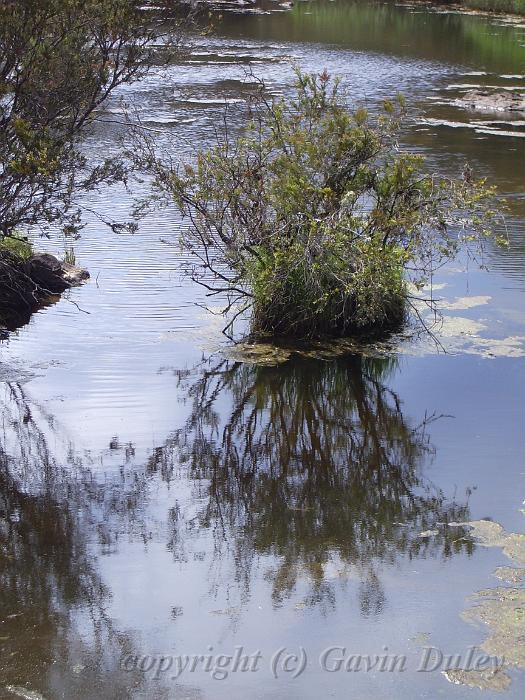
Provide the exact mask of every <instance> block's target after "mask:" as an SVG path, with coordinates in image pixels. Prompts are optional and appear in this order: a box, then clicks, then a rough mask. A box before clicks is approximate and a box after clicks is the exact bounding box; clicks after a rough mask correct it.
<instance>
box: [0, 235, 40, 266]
mask: <svg viewBox="0 0 525 700" xmlns="http://www.w3.org/2000/svg"><path fill="white" fill-rule="evenodd" d="M1 249H3V250H8V251H9V252H10V253H12V254H13V255H16V256H17V257H18V258H21V259H22V260H27V259H28V258H30V257H31V255H33V246H32V245H31V243H30V242H29V241H28V240H27V239H25V238H23V237H22V236H17V235H16V234H14V235H12V236H6V237H4V238H2V239H1V240H0V250H1Z"/></svg>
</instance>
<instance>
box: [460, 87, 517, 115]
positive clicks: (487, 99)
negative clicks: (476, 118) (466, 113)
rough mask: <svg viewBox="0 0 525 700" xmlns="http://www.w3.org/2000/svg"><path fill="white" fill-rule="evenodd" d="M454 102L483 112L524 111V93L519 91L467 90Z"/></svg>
mask: <svg viewBox="0 0 525 700" xmlns="http://www.w3.org/2000/svg"><path fill="white" fill-rule="evenodd" d="M456 104H458V105H459V106H461V107H469V108H470V109H479V110H483V111H484V112H525V94H523V93H520V92H510V91H501V92H494V91H490V90H469V92H466V93H465V95H463V97H460V98H458V99H457V100H456Z"/></svg>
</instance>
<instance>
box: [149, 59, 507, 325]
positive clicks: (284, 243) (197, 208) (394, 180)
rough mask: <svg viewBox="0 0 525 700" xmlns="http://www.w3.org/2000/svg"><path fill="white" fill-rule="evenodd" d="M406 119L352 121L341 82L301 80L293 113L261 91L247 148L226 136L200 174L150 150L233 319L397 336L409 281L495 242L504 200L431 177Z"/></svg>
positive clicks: (204, 270) (243, 140)
mask: <svg viewBox="0 0 525 700" xmlns="http://www.w3.org/2000/svg"><path fill="white" fill-rule="evenodd" d="M404 115H405V106H404V103H403V100H402V99H401V98H398V99H397V100H396V101H395V102H388V101H387V102H385V103H384V104H383V107H382V111H381V113H380V114H379V116H376V117H372V116H371V115H370V114H369V113H368V112H367V111H366V110H365V109H363V108H358V109H356V110H354V111H353V112H350V111H348V110H347V109H346V107H345V106H344V104H343V100H342V95H341V89H340V85H339V83H338V81H333V80H331V79H330V77H329V76H328V75H327V73H326V72H324V73H323V74H322V75H319V76H315V75H303V74H301V73H299V72H298V73H297V81H296V97H295V99H294V100H293V101H292V102H286V101H285V100H276V101H268V100H267V98H266V97H265V95H264V90H262V89H261V91H260V93H259V94H258V97H257V98H256V99H255V100H254V101H252V103H251V104H250V105H249V119H248V124H247V126H246V130H245V133H244V134H243V135H242V137H240V138H238V139H232V138H230V136H229V134H228V133H225V134H224V135H223V136H222V137H221V138H219V139H218V143H217V145H216V146H215V147H214V148H212V149H211V150H208V151H206V152H201V153H199V154H198V156H197V158H196V162H195V163H194V164H191V165H186V166H184V168H181V167H173V166H171V165H169V164H166V163H165V162H163V161H161V160H160V159H159V158H158V157H157V155H156V154H155V153H154V148H153V146H152V144H151V143H150V144H149V148H143V150H142V152H143V165H145V166H146V167H147V168H149V169H150V170H152V171H153V172H154V173H155V176H156V180H155V182H156V186H157V188H158V189H159V190H160V191H161V192H163V193H164V194H169V195H170V197H173V198H174V200H175V202H176V203H177V205H178V206H179V208H180V210H181V211H182V213H183V215H184V216H186V217H188V218H189V220H190V222H191V225H190V228H189V231H188V232H187V233H186V235H185V237H184V241H183V243H184V245H185V247H186V248H187V249H189V250H190V251H191V252H192V253H193V255H194V257H195V259H196V261H197V262H196V264H195V266H194V268H193V275H194V277H195V278H196V279H197V281H199V282H200V283H201V284H203V285H204V286H206V287H207V289H208V290H209V294H210V295H212V296H213V295H223V294H226V296H227V298H228V303H227V305H226V309H225V310H226V311H230V310H231V309H235V310H236V314H238V313H239V312H240V311H243V310H245V309H246V308H250V309H251V322H252V325H251V328H252V332H253V334H254V335H255V336H261V335H273V336H275V335H282V336H293V337H297V338H309V337H316V336H322V335H345V334H352V333H356V332H362V331H371V330H373V331H377V330H384V329H387V328H391V327H392V326H394V325H396V324H398V323H400V322H401V321H402V319H403V318H404V316H405V311H406V306H407V301H410V296H409V293H408V289H409V286H408V283H409V282H410V283H412V285H415V286H416V287H422V286H423V285H424V284H425V283H426V282H427V281H428V280H429V279H430V278H431V276H432V274H433V273H434V272H435V270H436V269H437V268H438V267H439V266H440V265H442V264H443V263H444V262H445V261H447V260H449V259H450V258H452V257H454V256H455V255H456V253H457V252H458V250H459V248H460V247H461V246H462V245H465V246H466V247H467V248H469V249H471V251H474V250H476V251H478V250H479V249H480V248H482V246H483V240H484V239H485V238H486V237H487V236H490V235H492V224H493V221H494V218H495V216H496V213H495V212H494V211H492V210H491V208H490V206H489V205H490V202H491V200H492V198H493V197H494V190H493V189H492V188H490V187H487V186H486V184H485V182H484V181H477V182H476V181H474V180H473V178H472V175H471V173H470V171H469V170H468V169H467V170H466V172H465V173H464V177H463V178H462V179H460V180H456V181H454V180H450V179H445V178H439V177H436V176H434V175H429V174H425V173H424V172H422V166H423V158H422V157H421V156H418V155H413V154H411V153H406V152H403V151H401V150H400V149H399V147H398V146H397V142H396V137H397V135H398V132H399V129H400V128H401V124H402V121H403V117H404ZM239 304H240V308H239ZM229 327H230V326H227V328H226V330H228V329H229Z"/></svg>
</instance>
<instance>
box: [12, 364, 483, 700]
mask: <svg viewBox="0 0 525 700" xmlns="http://www.w3.org/2000/svg"><path fill="white" fill-rule="evenodd" d="M394 366H395V363H394V362H393V361H392V360H376V359H363V358H360V357H346V358H339V359H337V360H335V361H330V362H322V361H318V360H313V359H301V360H298V361H296V362H295V361H294V362H288V363H285V364H284V365H281V366H279V367H257V366H254V365H248V364H241V363H238V362H232V361H231V360H226V359H217V358H215V359H214V358H212V359H211V360H208V361H206V362H204V363H203V364H202V365H201V366H200V367H199V368H198V370H197V371H195V370H190V371H182V372H181V371H178V372H176V377H177V380H178V383H179V390H180V391H181V392H182V394H181V395H182V397H183V398H184V400H185V402H186V403H187V404H188V408H189V414H188V418H187V420H186V423H185V424H184V425H183V427H182V428H180V429H178V430H176V431H175V432H174V433H173V434H172V435H171V436H170V437H169V438H168V439H167V440H165V441H164V443H163V444H161V445H160V446H158V447H156V448H154V449H153V450H152V452H151V453H150V454H149V456H148V457H147V458H146V459H144V460H142V462H141V460H140V459H137V457H136V455H135V453H134V448H133V446H132V445H129V444H128V445H127V446H126V445H121V444H120V442H119V440H118V438H113V439H112V440H111V443H110V445H109V450H106V451H105V452H104V453H103V454H102V455H100V456H99V459H100V460H101V462H102V464H103V465H104V469H106V467H107V466H108V464H109V463H111V464H112V465H113V467H115V466H116V465H118V466H116V468H113V470H112V472H107V473H106V475H105V477H104V478H101V477H100V476H97V472H96V471H95V468H94V467H95V461H94V460H93V459H92V458H90V455H89V454H82V455H79V454H78V453H77V452H76V451H75V450H74V448H73V446H72V445H70V444H68V443H67V440H65V438H64V437H63V435H62V434H61V432H60V430H59V426H58V425H57V424H56V422H55V420H54V419H53V417H52V416H50V415H48V414H46V412H45V410H43V409H42V408H40V407H39V406H38V405H36V404H34V403H32V402H31V401H30V400H29V399H28V397H27V395H26V394H25V391H24V388H23V387H22V386H21V385H16V384H7V385H5V391H4V395H3V401H2V405H3V409H2V411H3V412H2V416H3V430H2V441H1V444H0V558H1V569H0V583H1V592H0V603H1V610H2V622H1V627H0V637H1V644H2V652H3V653H2V659H1V661H0V671H1V673H2V683H1V685H0V687H3V688H6V687H7V686H17V687H22V688H30V689H38V691H39V692H43V693H44V696H45V697H48V696H50V697H68V698H77V697H79V698H80V697H81V698H91V697H93V698H95V697H108V698H109V697H111V698H120V697H123V698H124V697H148V698H150V697H172V696H173V695H170V693H171V692H172V691H170V690H169V689H164V690H163V689H162V687H161V686H160V685H159V684H158V681H156V684H155V687H154V689H153V690H152V687H150V685H148V683H149V681H148V678H146V677H144V676H142V677H141V678H137V677H135V675H134V674H133V673H132V674H130V673H129V672H123V671H122V670H120V668H119V663H120V660H121V659H122V656H123V655H124V654H126V653H129V652H130V650H131V651H132V652H133V650H135V651H136V646H137V644H136V639H135V637H136V635H137V633H138V634H139V635H140V636H142V634H141V632H144V633H145V632H146V630H144V631H143V630H142V629H141V627H140V625H141V624H142V623H141V622H139V621H140V620H142V617H141V615H140V614H138V616H137V617H136V620H137V622H134V623H133V624H138V625H139V628H138V630H137V632H134V633H128V632H126V631H123V630H121V629H118V628H117V624H116V622H115V620H113V619H112V617H111V615H110V614H109V613H108V612H107V609H108V604H109V601H110V597H111V595H112V594H115V591H113V590H109V587H108V585H107V584H104V582H103V579H102V573H101V571H102V569H101V561H100V557H101V556H110V557H111V556H116V555H118V554H119V539H120V538H122V537H124V538H125V541H126V542H127V543H130V542H136V543H138V544H139V545H142V546H139V547H137V548H132V549H130V548H129V547H128V548H126V556H129V557H131V558H132V559H133V567H134V570H135V571H137V572H139V571H141V570H142V568H143V567H148V566H150V564H149V561H148V558H147V556H146V549H147V547H145V546H144V545H146V544H147V542H149V541H150V539H151V538H152V537H153V538H154V539H155V541H159V540H160V542H161V543H162V544H163V545H164V547H166V548H167V550H168V551H169V552H171V554H172V556H173V558H174V559H175V560H176V562H177V567H178V568H179V569H180V568H181V567H182V570H183V572H184V574H183V575H184V576H185V577H189V579H191V580H192V581H193V580H194V579H195V576H196V569H195V568H194V567H195V566H196V565H197V564H196V563H195V562H198V560H200V559H202V558H206V560H207V561H209V562H212V564H211V566H210V568H209V569H208V581H207V584H208V586H209V588H208V590H209V591H211V595H212V596H213V597H215V598H218V597H222V595H219V594H220V593H221V591H223V590H224V589H225V588H226V587H229V589H230V590H231V586H232V578H231V576H230V575H229V574H230V573H231V570H232V568H233V572H234V575H233V584H234V587H235V588H236V590H237V591H238V595H239V596H240V599H241V602H242V601H247V600H248V597H249V595H250V593H251V591H252V587H253V586H254V585H255V581H256V580H257V578H258V577H260V572H261V571H264V572H265V573H264V577H265V579H266V580H267V581H269V582H270V586H271V590H272V597H273V604H274V607H278V606H281V605H284V604H285V603H286V601H287V599H288V598H289V597H290V596H291V595H292V593H293V592H295V591H297V590H299V589H304V590H305V591H306V594H305V599H304V603H303V604H302V605H306V606H316V605H318V606H320V608H321V610H322V611H324V612H327V611H328V610H329V609H330V608H332V609H333V608H335V605H336V586H337V585H339V586H341V585H342V586H343V587H344V586H345V584H346V583H347V582H349V581H351V580H352V581H354V582H355V584H356V586H357V590H358V597H359V605H360V612H361V614H362V615H363V616H365V617H367V616H374V615H379V614H380V613H381V612H382V610H383V608H384V603H385V592H384V587H383V583H382V580H381V579H382V575H383V573H384V569H385V567H386V566H388V565H390V564H393V563H394V562H396V561H397V560H398V559H399V558H400V557H401V556H404V557H406V558H408V559H411V558H414V557H441V558H448V557H450V556H451V555H452V554H454V553H457V552H459V551H461V550H463V551H466V552H467V553H470V552H471V551H472V547H473V544H472V540H471V538H469V537H468V536H466V533H465V531H464V530H463V528H461V527H459V528H458V527H452V528H449V527H448V523H451V522H454V521H460V522H465V521H467V520H468V519H469V509H468V504H467V501H466V500H465V501H464V502H461V503H457V502H454V501H452V502H449V501H447V500H446V499H445V497H444V495H443V493H441V492H440V491H439V490H438V489H436V488H435V487H434V486H433V485H432V484H431V483H430V482H429V481H428V480H427V479H426V478H425V477H424V475H423V473H422V471H423V466H424V465H425V463H426V461H427V460H429V459H431V458H432V454H433V449H432V446H431V444H430V442H429V438H428V435H427V425H428V423H429V422H430V421H432V420H433V419H434V418H433V417H431V418H425V419H424V420H423V421H422V422H421V423H420V424H418V425H415V424H412V422H411V421H409V420H408V419H407V418H406V417H405V416H404V415H403V412H402V408H401V401H400V399H399V397H398V396H397V395H396V394H395V393H394V392H393V391H392V390H391V389H389V388H388V386H387V385H386V383H385V382H386V380H387V377H388V375H389V373H390V372H391V371H392V370H393V368H394ZM98 473H99V474H100V470H99V472H98ZM108 474H109V475H108ZM172 482H177V484H178V487H179V488H173V487H172ZM185 487H189V488H190V491H191V495H190V497H189V498H188V499H187V500H186V501H185V502H184V501H181V500H180V495H181V493H188V488H185ZM161 492H162V493H163V494H164V495H163V496H162V499H163V500H162V499H161V501H162V502H163V503H165V504H166V510H165V511H164V515H163V516H161V518H162V517H164V518H166V519H167V522H166V526H165V527H162V526H159V524H158V523H159V521H158V514H159V511H158V504H159V502H160V501H159V494H160V493H161ZM154 494H155V497H154ZM154 498H156V499H157V500H156V501H155V500H154ZM152 533H154V534H152ZM203 533H208V536H207V537H206V538H204V539H200V543H201V545H202V543H203V542H206V544H205V545H204V551H202V552H201V554H202V557H200V556H199V557H196V556H195V552H193V555H194V556H193V558H192V557H191V556H188V550H191V547H192V543H193V542H194V541H195V539H196V537H197V536H198V535H199V534H203ZM422 533H423V535H422ZM208 557H210V558H208ZM130 563H131V562H130ZM258 564H261V565H262V568H261V566H258ZM141 567H142V568H141ZM158 573H159V574H160V573H161V572H160V571H159V572H158ZM163 574H164V576H166V575H168V574H167V572H165V571H164V572H163ZM225 577H227V578H225ZM171 593H172V592H171V589H169V594H168V595H170V600H169V603H170V605H172V599H171ZM164 602H166V604H167V603H168V601H167V600H166V601H164ZM145 604H146V603H145ZM226 613H227V614H228V615H229V614H230V613H229V612H228V610H227V611H226ZM133 619H134V620H135V616H134V618H133ZM207 624H209V623H207ZM203 631H204V630H203ZM143 643H144V642H143V641H142V642H141V645H140V646H142V645H143ZM139 651H140V649H139ZM28 659H31V661H30V663H29V662H28ZM144 684H146V685H144ZM141 687H143V689H142V690H140V688H141ZM163 693H164V694H163ZM165 693H167V695H166V694H165Z"/></svg>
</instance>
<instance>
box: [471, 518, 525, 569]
mask: <svg viewBox="0 0 525 700" xmlns="http://www.w3.org/2000/svg"><path fill="white" fill-rule="evenodd" d="M469 525H470V527H471V528H472V531H471V535H472V536H473V537H474V538H475V539H476V540H478V544H480V545H482V546H484V547H501V548H502V549H503V552H504V554H506V555H507V556H508V557H509V559H512V560H513V561H514V562H516V564H520V565H522V566H523V565H525V535H521V534H518V533H515V532H512V533H510V534H509V533H507V532H505V530H504V529H503V527H502V526H501V525H500V524H499V523H495V522H493V521H492V520H475V521H473V522H471V523H469Z"/></svg>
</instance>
